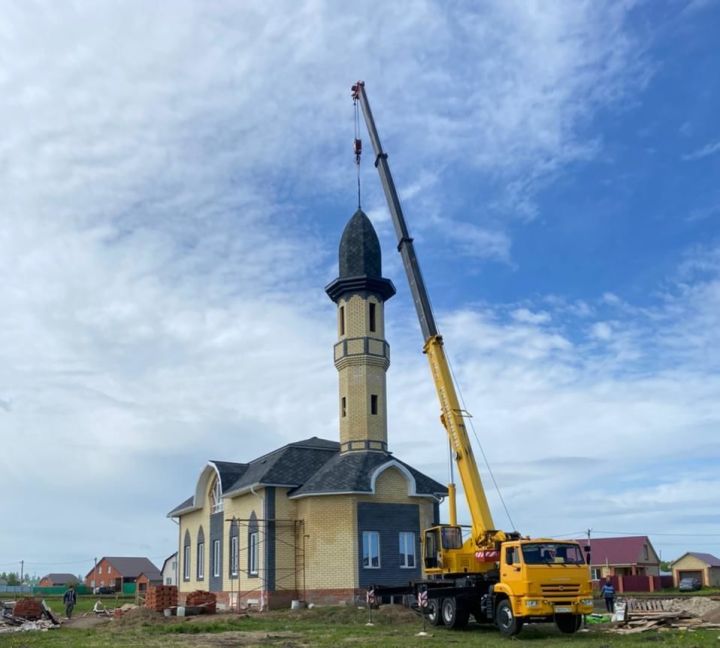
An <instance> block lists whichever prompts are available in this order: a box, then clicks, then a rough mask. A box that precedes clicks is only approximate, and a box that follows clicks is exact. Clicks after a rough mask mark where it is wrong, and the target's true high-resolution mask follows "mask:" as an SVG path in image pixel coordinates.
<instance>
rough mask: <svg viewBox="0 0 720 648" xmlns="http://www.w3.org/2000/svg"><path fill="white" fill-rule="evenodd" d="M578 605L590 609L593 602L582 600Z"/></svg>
mask: <svg viewBox="0 0 720 648" xmlns="http://www.w3.org/2000/svg"><path fill="white" fill-rule="evenodd" d="M580 605H585V606H587V607H592V605H593V600H592V599H583V600H582V601H580Z"/></svg>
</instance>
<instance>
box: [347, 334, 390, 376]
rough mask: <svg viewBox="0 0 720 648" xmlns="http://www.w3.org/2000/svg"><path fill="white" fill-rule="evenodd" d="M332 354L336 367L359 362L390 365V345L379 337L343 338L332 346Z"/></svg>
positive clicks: (383, 365) (386, 366)
mask: <svg viewBox="0 0 720 648" xmlns="http://www.w3.org/2000/svg"><path fill="white" fill-rule="evenodd" d="M333 355H334V359H335V366H336V367H337V368H338V369H341V368H342V367H343V366H347V365H350V364H360V363H367V364H377V365H381V366H382V367H384V368H385V369H387V368H388V367H389V366H390V345H389V344H388V343H387V342H386V341H385V340H381V339H379V338H373V337H354V338H345V339H343V340H340V342H338V343H337V344H336V345H335V346H334V347H333Z"/></svg>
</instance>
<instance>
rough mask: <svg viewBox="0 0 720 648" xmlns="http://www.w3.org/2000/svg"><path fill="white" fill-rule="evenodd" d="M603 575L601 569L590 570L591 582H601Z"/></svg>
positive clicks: (592, 568) (593, 568)
mask: <svg viewBox="0 0 720 648" xmlns="http://www.w3.org/2000/svg"><path fill="white" fill-rule="evenodd" d="M601 576H602V574H601V573H600V567H591V568H590V578H591V580H600V578H601Z"/></svg>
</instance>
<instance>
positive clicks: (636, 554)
mask: <svg viewBox="0 0 720 648" xmlns="http://www.w3.org/2000/svg"><path fill="white" fill-rule="evenodd" d="M580 542H581V544H585V545H586V544H587V540H584V541H583V540H581V541H580ZM645 545H647V547H648V559H647V560H645V556H644V555H643V549H644V547H645ZM590 550H591V552H590V564H591V565H636V564H638V563H645V564H648V563H656V564H658V563H659V560H658V557H657V553H656V552H655V549H654V547H653V546H652V543H651V542H650V538H648V537H647V536H625V537H621V538H592V539H591V541H590Z"/></svg>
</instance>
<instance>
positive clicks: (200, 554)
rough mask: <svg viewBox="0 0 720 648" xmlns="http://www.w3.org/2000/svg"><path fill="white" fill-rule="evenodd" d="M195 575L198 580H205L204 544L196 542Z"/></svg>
mask: <svg viewBox="0 0 720 648" xmlns="http://www.w3.org/2000/svg"><path fill="white" fill-rule="evenodd" d="M195 573H196V574H197V579H198V580H204V579H205V543H204V542H198V545H197V570H196V572H195Z"/></svg>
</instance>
